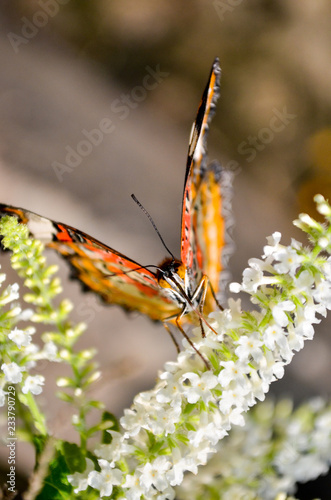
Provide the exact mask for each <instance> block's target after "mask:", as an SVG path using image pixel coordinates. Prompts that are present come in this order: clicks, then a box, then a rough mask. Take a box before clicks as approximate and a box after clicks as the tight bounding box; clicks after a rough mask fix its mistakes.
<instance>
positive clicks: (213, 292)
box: [208, 280, 224, 311]
mask: <svg viewBox="0 0 331 500" xmlns="http://www.w3.org/2000/svg"><path fill="white" fill-rule="evenodd" d="M208 281H209V280H208ZM208 284H209V288H210V291H211V294H212V296H213V299H214V300H215V304H216V305H217V307H218V308H219V310H220V311H224V307H222V306H221V304H220V303H219V302H218V300H217V297H216V293H215V290H214V288H213V286H212V284H211V283H210V281H209V283H208Z"/></svg>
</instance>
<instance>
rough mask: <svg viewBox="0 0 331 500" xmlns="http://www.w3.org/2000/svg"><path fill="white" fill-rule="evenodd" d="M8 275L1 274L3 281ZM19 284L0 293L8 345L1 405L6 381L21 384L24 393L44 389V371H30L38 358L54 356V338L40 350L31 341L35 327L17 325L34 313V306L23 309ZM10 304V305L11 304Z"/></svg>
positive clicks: (2, 335) (0, 380)
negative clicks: (37, 372) (31, 373)
mask: <svg viewBox="0 0 331 500" xmlns="http://www.w3.org/2000/svg"><path fill="white" fill-rule="evenodd" d="M5 279H6V275H5V274H0V285H1V284H2V283H3V282H4V280H5ZM18 299H19V285H18V284H17V283H15V284H13V285H9V286H7V288H6V289H5V290H4V291H3V292H2V294H1V295H0V309H1V316H0V340H1V344H2V345H3V346H5V348H4V347H3V349H2V356H1V363H0V369H1V370H0V406H3V405H4V403H5V387H6V385H7V384H21V386H22V392H23V394H27V393H29V392H30V393H32V394H34V395H38V394H40V393H41V392H42V386H43V385H44V381H45V378H44V377H43V376H42V375H39V374H37V375H29V374H28V372H29V370H30V369H32V368H34V367H35V366H36V361H37V360H39V359H52V360H53V359H54V354H55V353H54V348H55V349H56V346H55V344H53V342H49V343H46V344H45V345H44V348H43V349H42V350H41V349H40V348H39V346H38V345H36V344H34V343H33V342H32V336H33V334H34V333H35V328H34V327H32V326H28V327H26V328H23V329H20V328H18V327H17V326H16V325H17V324H18V323H19V322H20V321H28V320H30V319H31V318H32V316H33V311H32V309H25V310H22V309H21V306H20V305H19V304H18V302H17V301H18ZM8 306H9V308H8Z"/></svg>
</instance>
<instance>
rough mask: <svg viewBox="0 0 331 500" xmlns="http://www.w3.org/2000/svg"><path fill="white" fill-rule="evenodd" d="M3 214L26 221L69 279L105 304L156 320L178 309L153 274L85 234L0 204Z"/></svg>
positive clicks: (161, 319)
mask: <svg viewBox="0 0 331 500" xmlns="http://www.w3.org/2000/svg"><path fill="white" fill-rule="evenodd" d="M5 214H7V215H15V216H16V217H17V218H18V219H19V220H20V222H23V223H24V224H27V226H28V228H29V231H30V234H31V236H33V237H34V238H37V239H39V240H41V241H42V242H43V243H44V244H45V245H46V246H47V247H49V248H52V249H53V250H55V251H56V252H57V253H59V254H60V255H61V256H62V257H64V258H65V260H66V261H67V262H68V263H69V264H70V266H71V269H72V271H73V272H72V277H73V278H75V279H78V280H79V281H80V282H81V283H82V284H83V285H84V286H85V288H86V289H87V290H90V291H93V292H95V293H96V294H97V295H99V296H100V297H101V298H102V299H103V300H104V301H105V302H107V303H108V304H118V305H120V306H121V307H123V308H124V309H126V310H128V311H138V312H140V313H142V314H146V315H147V316H149V317H150V318H151V319H153V320H158V321H164V320H165V319H167V318H169V317H171V316H174V315H176V314H178V313H179V312H180V307H179V306H178V304H177V303H174V302H173V301H172V300H170V299H169V297H168V296H167V294H166V293H165V292H164V290H163V289H162V288H160V287H159V285H158V281H157V279H156V276H155V274H154V273H152V272H151V271H149V270H148V269H145V268H142V267H141V266H140V265H139V264H138V263H137V262H134V261H133V260H131V259H128V258H127V257H125V256H124V255H122V254H121V253H119V252H116V251H115V250H113V249H112V248H110V247H108V246H107V245H104V244H103V243H101V242H100V241H98V240H96V239H95V238H93V237H91V236H89V235H88V234H86V233H83V232H82V231H79V230H77V229H75V228H73V227H71V226H68V225H66V224H62V223H58V222H54V221H51V220H50V219H46V218H45V217H41V216H39V215H37V214H35V213H33V212H29V211H27V210H23V209H19V208H15V207H9V206H6V205H0V215H1V216H3V215H5Z"/></svg>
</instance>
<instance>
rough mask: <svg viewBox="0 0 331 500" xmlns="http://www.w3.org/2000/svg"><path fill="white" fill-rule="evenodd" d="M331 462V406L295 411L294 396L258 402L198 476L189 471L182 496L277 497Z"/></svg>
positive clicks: (183, 499)
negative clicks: (242, 425)
mask: <svg viewBox="0 0 331 500" xmlns="http://www.w3.org/2000/svg"><path fill="white" fill-rule="evenodd" d="M330 464H331V405H328V406H327V405H325V403H324V402H323V401H322V400H321V399H315V400H312V401H311V402H310V403H308V404H304V405H302V406H301V407H299V408H298V409H297V410H295V411H294V412H293V408H292V404H291V402H290V401H287V400H283V401H280V402H279V403H277V405H274V403H273V402H272V401H265V402H263V403H260V404H258V405H257V406H256V407H255V408H254V409H253V410H252V411H250V412H249V413H248V414H247V417H246V424H245V427H240V428H239V427H236V428H234V429H232V431H231V434H230V435H229V436H227V437H226V438H225V439H224V440H223V442H222V443H219V444H218V446H217V453H216V454H215V455H214V456H213V457H212V458H211V459H210V460H209V462H208V464H207V465H206V466H204V467H202V468H201V469H200V470H199V474H198V475H197V476H193V475H192V474H187V475H186V476H185V479H184V481H183V483H182V484H181V486H180V487H179V488H177V491H176V498H178V500H192V499H193V498H204V499H205V500H212V499H214V498H215V491H217V492H222V498H226V499H234V498H245V500H274V499H275V498H276V496H277V494H279V493H281V492H286V493H294V492H295V483H296V482H306V481H309V480H311V479H315V478H316V477H317V476H319V475H320V474H324V473H326V472H327V471H328V469H329V466H330Z"/></svg>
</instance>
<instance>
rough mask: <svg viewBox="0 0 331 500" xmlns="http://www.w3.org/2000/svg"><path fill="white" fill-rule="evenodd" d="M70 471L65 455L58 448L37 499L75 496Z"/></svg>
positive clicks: (60, 499) (45, 499) (46, 499)
mask: <svg viewBox="0 0 331 500" xmlns="http://www.w3.org/2000/svg"><path fill="white" fill-rule="evenodd" d="M69 473H70V471H69V468H68V466H67V464H66V461H65V459H64V456H63V455H62V454H61V452H60V451H59V450H58V451H57V452H56V455H55V457H54V458H53V460H52V461H51V462H50V464H49V469H48V474H47V476H46V477H45V478H44V481H43V487H42V490H41V491H40V492H39V494H38V495H37V496H36V500H50V499H52V500H64V499H65V500H69V499H70V498H75V497H74V496H73V488H72V486H71V485H70V484H69V482H68V479H67V476H68V474H69Z"/></svg>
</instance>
